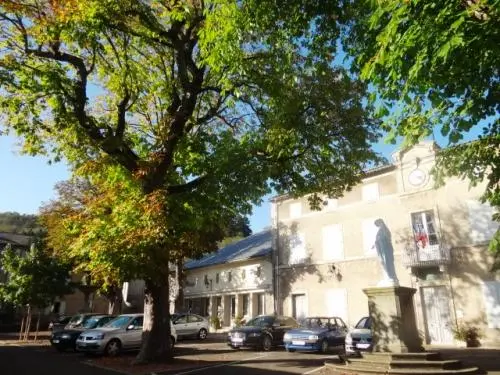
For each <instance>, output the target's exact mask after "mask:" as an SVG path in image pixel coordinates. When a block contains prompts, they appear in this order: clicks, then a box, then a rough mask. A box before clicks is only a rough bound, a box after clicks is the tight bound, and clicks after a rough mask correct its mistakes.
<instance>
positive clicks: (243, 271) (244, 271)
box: [241, 270, 247, 280]
mask: <svg viewBox="0 0 500 375" xmlns="http://www.w3.org/2000/svg"><path fill="white" fill-rule="evenodd" d="M246 278H247V271H246V270H241V279H242V280H245V279H246Z"/></svg>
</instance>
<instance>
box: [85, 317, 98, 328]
mask: <svg viewBox="0 0 500 375" xmlns="http://www.w3.org/2000/svg"><path fill="white" fill-rule="evenodd" d="M102 318H103V317H102V316H93V317H91V318H89V319H87V321H86V322H84V323H83V324H82V327H83V328H87V329H91V328H95V327H97V325H98V324H99V321H100V320H101V319H102Z"/></svg>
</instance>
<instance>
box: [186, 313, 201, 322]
mask: <svg viewBox="0 0 500 375" xmlns="http://www.w3.org/2000/svg"><path fill="white" fill-rule="evenodd" d="M188 322H189V323H199V322H203V318H202V317H201V316H199V315H194V314H191V315H189V316H188Z"/></svg>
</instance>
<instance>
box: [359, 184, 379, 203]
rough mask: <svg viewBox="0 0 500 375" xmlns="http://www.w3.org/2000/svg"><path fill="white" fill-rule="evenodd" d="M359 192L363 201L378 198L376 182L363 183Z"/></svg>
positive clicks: (371, 200)
mask: <svg viewBox="0 0 500 375" xmlns="http://www.w3.org/2000/svg"><path fill="white" fill-rule="evenodd" d="M361 194H362V197H363V200H364V201H365V202H373V201H376V200H378V198H379V190H378V183H376V182H374V183H372V184H366V185H363V187H362V191H361Z"/></svg>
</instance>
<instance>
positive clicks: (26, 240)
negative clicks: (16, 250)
mask: <svg viewBox="0 0 500 375" xmlns="http://www.w3.org/2000/svg"><path fill="white" fill-rule="evenodd" d="M32 241H33V238H32V236H27V235H25V234H17V233H6V232H0V243H10V244H12V245H16V246H23V247H29V246H30V245H31V242H32Z"/></svg>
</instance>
